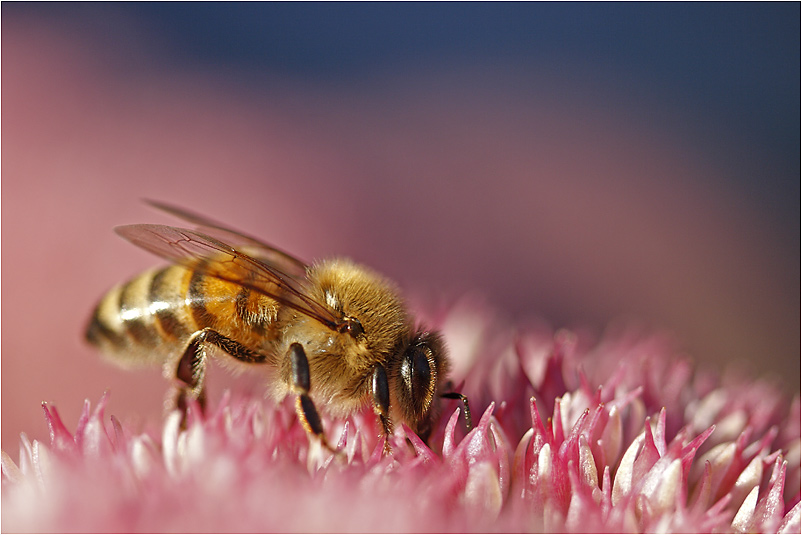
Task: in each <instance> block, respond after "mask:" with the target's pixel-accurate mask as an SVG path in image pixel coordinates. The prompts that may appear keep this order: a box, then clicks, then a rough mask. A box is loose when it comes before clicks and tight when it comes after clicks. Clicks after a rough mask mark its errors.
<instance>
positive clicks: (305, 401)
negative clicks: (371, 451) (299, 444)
mask: <svg viewBox="0 0 802 535" xmlns="http://www.w3.org/2000/svg"><path fill="white" fill-rule="evenodd" d="M289 357H290V365H291V370H292V371H291V373H292V376H291V380H292V390H293V392H294V393H295V395H296V396H298V397H297V398H295V411H296V412H297V413H298V418H299V419H300V420H301V424H302V425H303V426H304V429H306V431H307V432H308V433H310V434H312V435H315V436H316V437H317V438H318V439H319V440H320V442H321V444H322V445H323V447H325V448H326V449H327V450H329V451H332V452H335V453H336V450H335V449H334V448H333V447H331V445H329V442H328V440H326V435H325V434H324V433H323V423H322V422H321V421H320V413H318V412H317V408H316V407H315V403H314V402H313V401H312V398H310V397H309V390H310V388H311V386H312V385H311V381H310V379H309V359H307V358H306V352H305V351H304V348H303V346H302V345H301V344H299V343H298V342H294V343H293V344H291V345H290V351H289Z"/></svg>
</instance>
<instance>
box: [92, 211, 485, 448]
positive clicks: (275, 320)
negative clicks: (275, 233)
mask: <svg viewBox="0 0 802 535" xmlns="http://www.w3.org/2000/svg"><path fill="white" fill-rule="evenodd" d="M148 202H149V204H151V205H153V206H154V207H156V208H158V209H161V210H164V211H166V212H168V213H170V214H172V215H174V216H177V217H179V218H181V219H184V220H186V221H188V222H190V223H191V224H192V225H193V226H194V227H195V229H185V228H178V227H172V226H166V225H148V224H141V225H126V226H121V227H117V228H115V231H116V232H117V234H119V235H120V236H122V237H123V238H125V239H126V240H128V241H130V242H132V243H133V244H135V245H137V246H139V247H141V248H143V249H145V250H147V251H150V252H151V253H154V254H156V255H157V256H160V257H162V258H164V259H167V260H169V261H171V262H172V263H173V264H172V265H169V266H167V267H162V268H159V269H152V270H149V271H146V272H144V273H142V274H140V275H138V276H137V277H135V278H133V279H132V280H130V281H128V282H126V283H124V284H122V285H118V286H116V287H115V288H113V289H112V290H110V291H109V292H108V293H107V294H106V295H105V296H104V297H103V298H102V299H101V300H100V302H99V303H98V305H97V307H96V308H95V311H94V313H93V315H92V318H91V321H90V322H89V325H88V327H87V330H86V339H87V340H88V341H89V342H90V343H91V344H93V345H95V346H97V347H98V348H100V349H101V350H102V352H103V353H105V354H106V355H107V356H108V357H110V358H111V360H112V361H113V362H115V363H117V364H120V365H133V364H154V365H162V366H163V367H164V372H165V375H166V376H168V377H169V378H172V379H173V383H174V390H175V393H174V396H173V401H172V403H173V404H174V406H175V407H177V408H179V409H181V410H183V411H186V410H187V407H188V405H189V403H190V402H191V401H192V400H196V401H197V402H198V403H199V404H200V405H201V407H203V406H204V403H205V398H206V390H205V376H206V368H207V358H208V356H209V355H213V354H216V355H218V356H220V357H223V356H227V357H230V358H231V359H233V360H235V361H238V362H240V363H244V364H245V365H247V366H252V367H255V366H258V367H261V368H262V369H264V370H265V371H266V374H267V377H268V386H269V391H270V393H271V394H272V397H273V398H274V399H276V400H277V401H279V400H281V399H283V398H285V397H286V396H289V395H292V396H295V407H296V412H297V414H298V418H299V420H300V422H301V423H302V424H303V426H304V427H305V429H306V430H307V432H308V433H309V434H310V435H312V436H314V437H317V439H319V440H320V441H321V442H322V444H323V445H324V446H325V447H326V448H328V449H330V450H332V448H331V446H329V444H328V442H327V441H326V436H325V434H324V430H323V426H322V423H321V418H320V414H319V412H318V409H319V408H321V410H325V411H326V412H327V413H329V414H331V415H332V416H335V417H344V416H347V415H349V414H351V413H353V412H355V411H358V410H361V409H363V408H364V407H366V406H367V405H368V404H370V405H372V407H373V410H374V412H375V413H376V415H377V416H378V419H379V422H380V427H381V430H382V433H383V435H384V436H385V438H389V435H390V434H392V433H393V429H394V425H395V423H396V422H405V423H406V424H407V426H408V427H409V428H410V429H411V430H412V431H414V432H416V433H417V434H418V435H419V436H420V437H421V438H423V439H424V440H426V439H427V438H428V435H429V434H430V432H431V430H432V425H433V423H434V422H435V421H436V418H437V416H438V411H439V398H441V397H445V398H451V399H460V400H462V402H463V404H464V407H465V417H466V421H467V422H468V425H470V423H469V422H470V413H469V412H468V411H469V409H468V405H467V400H466V399H465V397H464V396H463V395H462V394H459V393H457V392H449V391H446V390H448V388H447V387H446V385H447V382H446V377H447V374H448V370H449V361H448V357H447V355H446V348H445V346H444V344H443V340H442V338H441V336H440V335H439V333H437V332H433V331H429V330H426V329H423V328H421V327H419V326H416V325H415V322H414V319H413V318H412V317H411V316H410V314H409V313H408V312H407V309H406V307H405V304H404V302H403V300H402V299H401V297H400V294H399V291H398V289H397V287H396V286H395V285H394V284H393V283H392V282H391V281H389V280H388V279H386V278H384V277H382V276H381V275H379V274H378V273H376V272H374V271H373V270H371V269H369V268H367V267H365V266H361V265H359V264H356V263H354V262H352V261H351V260H348V259H344V258H335V259H330V260H323V261H321V262H317V263H314V264H311V265H307V264H305V263H304V262H302V261H300V260H298V259H297V258H295V257H293V256H291V255H289V254H287V253H285V252H284V251H281V250H279V249H278V248H276V247H273V246H272V245H268V244H266V243H264V242H262V241H260V240H258V239H256V238H253V237H251V236H248V235H246V234H243V233H241V232H238V231H235V230H232V229H230V228H227V227H226V226H224V225H222V224H219V223H217V222H215V221H212V220H210V219H207V218H205V217H203V216H200V215H197V214H194V213H191V212H189V211H186V210H183V209H181V208H177V207H174V206H170V205H167V204H163V203H158V202H153V201H148ZM211 348H214V349H216V350H218V351H214V352H209V354H208V355H207V350H208V349H211ZM385 444H386V445H388V444H389V443H388V442H387V441H385ZM387 447H388V448H389V446H387Z"/></svg>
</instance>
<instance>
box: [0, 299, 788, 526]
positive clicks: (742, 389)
mask: <svg viewBox="0 0 802 535" xmlns="http://www.w3.org/2000/svg"><path fill="white" fill-rule="evenodd" d="M439 323H441V327H442V329H443V332H444V335H445V337H446V340H447V342H448V343H449V345H450V347H451V352H452V356H453V359H454V360H455V375H457V376H458V377H460V376H461V377H462V378H463V379H464V381H463V382H462V386H463V388H462V391H463V393H465V394H466V395H467V396H468V398H469V399H470V401H471V403H472V405H473V407H474V411H476V410H477V409H479V412H477V413H476V416H477V417H479V418H478V422H476V425H475V427H474V428H473V429H472V430H471V431H470V432H467V433H466V430H465V428H464V425H463V419H462V417H461V409H460V407H459V406H458V405H457V402H454V401H447V402H445V401H444V406H443V409H444V410H443V417H442V418H441V422H440V424H439V426H438V427H437V428H436V429H435V430H434V432H433V434H432V436H431V439H430V441H429V445H427V444H425V443H424V442H423V441H421V439H420V438H418V437H417V436H416V435H415V434H414V433H412V432H411V431H409V430H408V429H406V428H405V427H404V426H400V428H399V429H397V430H396V433H395V435H394V436H392V437H390V439H389V440H390V442H391V446H392V454H391V455H386V454H385V453H384V443H383V439H379V438H378V436H379V428H378V426H377V423H376V422H375V417H374V416H373V415H372V413H371V412H370V411H366V412H365V413H360V414H356V415H353V416H351V417H349V418H347V419H345V420H333V419H325V422H324V423H325V424H326V429H327V433H328V435H329V439H330V441H331V442H332V443H334V444H337V445H338V448H339V450H340V452H341V453H340V454H338V455H332V454H330V453H328V452H327V451H326V450H324V449H322V448H321V447H320V446H319V444H318V443H317V442H316V441H310V439H309V438H308V436H307V434H306V432H305V431H304V429H303V428H302V426H301V425H300V424H299V422H298V420H297V418H296V417H295V414H294V412H293V411H292V408H291V407H290V404H289V402H288V403H287V404H285V405H286V406H284V405H281V406H274V405H273V404H271V403H269V402H266V401H264V400H262V399H257V398H253V397H247V396H237V395H234V394H226V395H224V396H223V399H222V400H221V401H220V402H219V403H218V404H217V405H216V407H214V408H213V409H212V410H210V413H209V414H207V415H205V416H201V415H200V413H199V411H198V410H197V409H196V408H190V412H189V414H188V419H187V424H186V428H185V429H182V427H181V425H180V424H181V416H180V414H178V413H173V414H171V415H169V416H168V417H167V418H166V420H165V422H164V425H163V429H162V433H161V436H152V435H149V434H131V433H129V431H127V430H126V428H125V426H123V425H122V424H121V423H120V422H119V421H117V420H116V419H115V418H114V417H111V419H110V420H107V419H106V418H105V416H104V407H105V404H106V399H107V398H106V396H104V397H103V398H101V400H100V402H99V403H98V404H97V406H96V407H95V408H94V409H93V408H91V406H90V404H89V402H86V404H85V406H84V411H83V414H82V416H81V418H80V420H79V422H78V423H77V427H76V429H75V431H74V432H71V431H69V429H68V428H67V426H65V424H64V423H63V422H62V420H61V418H60V417H59V414H58V411H57V410H56V408H55V407H51V406H48V405H45V406H44V412H45V418H46V420H47V423H48V426H49V428H50V443H49V444H43V443H39V442H36V441H34V442H30V441H29V440H28V439H27V438H26V437H25V436H23V437H22V440H21V448H20V457H19V464H15V463H14V462H13V461H12V460H11V458H10V457H9V456H8V455H7V454H5V453H3V459H2V468H3V506H4V511H3V513H4V514H3V525H2V527H3V529H4V530H11V531H114V532H120V531H128V532H130V531H198V532H206V531H218V532H243V531H260V532H265V531H284V532H294V531H327V532H340V531H350V532H354V531H408V532H417V531H427V532H432V531H434V532H445V531H462V532H469V531H471V532H472V531H568V532H574V531H613V532H652V531H701V532H712V531H736V532H747V531H750V532H752V531H761V532H789V531H790V532H793V531H796V532H798V531H799V530H800V526H801V525H802V522H800V516H801V515H800V490H799V489H800V403H799V399H798V398H796V399H795V400H794V401H793V402H791V403H789V402H787V401H786V400H784V399H783V398H782V396H780V395H779V394H777V393H776V392H775V391H774V390H772V389H771V387H770V386H769V385H768V384H766V383H762V382H747V381H743V380H737V379H732V378H719V377H716V376H715V375H710V374H704V373H701V372H698V371H695V370H694V369H693V367H692V366H691V364H690V362H689V361H688V360H687V359H685V358H681V357H679V356H677V355H676V354H675V353H674V351H673V350H672V349H671V345H670V343H669V342H668V341H667V339H666V338H665V337H662V336H660V335H658V334H655V333H644V332H636V331H633V330H631V329H630V330H626V329H625V330H619V331H616V332H609V333H607V334H606V335H605V336H604V337H603V338H602V340H600V341H598V342H595V343H589V342H587V341H586V340H585V338H584V337H583V336H582V335H578V334H575V333H571V332H567V331H558V332H556V333H551V332H548V331H546V330H544V329H533V328H527V329H524V328H519V329H509V328H506V329H502V328H500V327H501V326H500V325H499V324H497V323H496V322H495V321H494V320H493V319H492V317H490V315H489V314H486V313H483V312H482V310H481V309H478V308H475V307H472V306H469V305H466V304H462V305H458V306H456V307H454V308H453V309H451V310H449V311H448V313H446V314H444V315H443V318H442V319H441V321H440V322H439ZM460 374H461V375H460Z"/></svg>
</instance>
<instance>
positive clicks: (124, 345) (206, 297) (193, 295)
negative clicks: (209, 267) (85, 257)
mask: <svg viewBox="0 0 802 535" xmlns="http://www.w3.org/2000/svg"><path fill="white" fill-rule="evenodd" d="M277 314H278V306H277V303H276V302H275V301H273V300H272V299H269V298H267V297H264V296H259V295H255V294H252V293H251V292H250V291H249V290H247V289H245V288H242V287H241V286H239V285H237V284H232V283H228V282H224V281H221V280H219V279H216V278H213V277H209V276H206V275H204V274H203V273H201V272H200V271H196V270H190V269H188V268H185V267H182V266H178V265H173V266H168V267H166V268H162V269H156V270H150V271H146V272H144V273H142V274H141V275H139V276H137V277H135V278H134V279H132V280H130V281H128V282H127V283H125V284H123V285H121V286H117V287H115V288H113V289H111V290H110V291H109V292H108V293H107V294H106V295H105V296H104V297H103V299H102V300H101V301H100V303H98V305H97V308H95V311H94V313H93V315H92V319H91V321H90V323H89V326H88V327H87V330H86V339H87V340H88V341H89V342H90V343H92V344H93V345H96V346H98V347H99V348H100V349H101V350H102V351H103V352H104V353H105V354H106V355H108V356H110V357H112V359H113V360H114V361H116V362H117V363H119V364H131V365H136V364H161V363H163V362H164V361H165V359H166V358H169V357H175V356H178V355H179V354H180V353H182V352H183V351H184V350H185V349H186V346H187V343H188V341H189V338H190V337H191V336H192V335H193V334H194V333H195V332H197V331H199V330H201V329H203V328H206V327H210V328H212V329H214V330H216V331H217V332H219V333H220V334H223V335H225V336H228V337H230V338H232V339H234V340H237V341H238V342H240V343H241V344H243V345H245V346H246V347H249V348H251V349H253V350H255V351H261V350H263V349H264V348H265V344H266V342H269V340H270V339H271V338H272V337H273V336H274V334H275V329H276V317H277Z"/></svg>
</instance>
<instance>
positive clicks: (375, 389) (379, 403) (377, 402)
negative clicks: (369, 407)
mask: <svg viewBox="0 0 802 535" xmlns="http://www.w3.org/2000/svg"><path fill="white" fill-rule="evenodd" d="M371 394H372V396H373V411H374V412H375V413H376V415H377V416H378V417H379V421H380V422H381V425H382V432H383V433H384V451H385V453H390V435H391V434H392V433H393V424H392V422H391V421H390V416H389V414H390V385H389V383H388V382H387V372H386V371H385V369H384V366H382V365H381V364H377V365H376V367H375V368H373V380H372V381H371Z"/></svg>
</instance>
